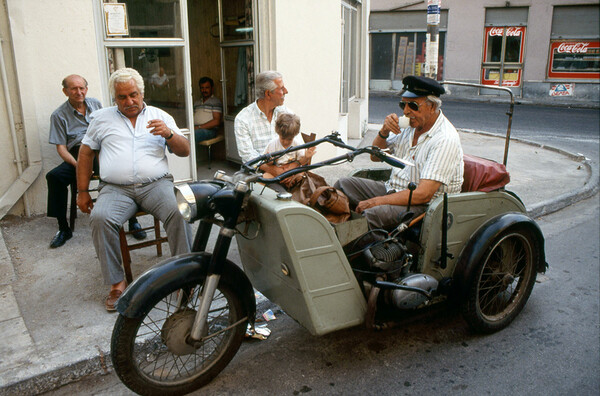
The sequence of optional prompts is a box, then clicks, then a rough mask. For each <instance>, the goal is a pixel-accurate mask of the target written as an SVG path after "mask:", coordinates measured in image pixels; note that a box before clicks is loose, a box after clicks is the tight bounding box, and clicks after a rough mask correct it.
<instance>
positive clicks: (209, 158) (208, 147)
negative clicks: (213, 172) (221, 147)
mask: <svg viewBox="0 0 600 396" xmlns="http://www.w3.org/2000/svg"><path fill="white" fill-rule="evenodd" d="M210 146H212V144H209V145H208V146H207V147H208V169H210Z"/></svg>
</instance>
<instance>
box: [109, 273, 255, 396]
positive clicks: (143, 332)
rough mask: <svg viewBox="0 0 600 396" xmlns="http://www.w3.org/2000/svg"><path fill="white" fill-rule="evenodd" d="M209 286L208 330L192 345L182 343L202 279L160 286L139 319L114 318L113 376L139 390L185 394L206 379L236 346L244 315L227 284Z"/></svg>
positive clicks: (220, 365) (112, 343)
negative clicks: (160, 290) (167, 287)
mask: <svg viewBox="0 0 600 396" xmlns="http://www.w3.org/2000/svg"><path fill="white" fill-rule="evenodd" d="M222 284H223V282H221V283H220V284H219V286H218V288H217V290H216V291H215V296H214V298H213V300H212V303H211V306H210V309H209V314H208V325H207V327H208V332H207V334H204V338H203V340H204V341H203V342H201V343H200V344H197V345H195V346H192V345H189V344H188V343H186V342H185V340H186V338H187V336H188V335H189V333H190V330H191V328H192V324H193V322H194V318H195V316H196V312H197V310H198V307H199V304H200V300H201V295H202V288H203V283H202V282H189V283H186V284H182V285H181V286H179V287H177V288H175V289H174V290H165V292H164V293H162V295H161V296H160V297H159V298H157V299H156V301H153V302H151V304H152V309H151V310H150V311H149V312H148V314H146V315H145V316H144V317H142V318H137V319H131V318H127V317H124V316H122V315H120V316H119V317H118V318H117V321H116V323H115V327H114V330H113V335H112V341H111V356H112V361H113V365H114V367H115V371H116V372H117V375H118V376H119V378H120V379H121V381H123V383H124V384H125V385H126V386H127V387H128V388H130V389H131V390H133V391H134V392H137V393H139V394H145V395H151V394H161V395H164V394H185V393H189V392H191V391H193V390H195V389H198V388H200V387H201V386H203V385H205V384H207V383H208V382H209V381H210V380H212V379H213V378H214V377H215V376H216V375H217V374H218V373H219V372H220V371H221V370H223V369H224V368H225V366H227V364H228V363H229V361H230V360H231V359H232V358H233V356H234V355H235V353H236V352H237V350H238V349H239V347H240V344H241V342H242V339H243V338H244V333H245V331H246V327H247V323H248V320H247V318H245V317H243V316H242V315H244V310H243V308H242V307H243V305H242V302H241V300H240V297H239V294H237V293H236V292H235V291H234V289H233V288H231V287H229V286H227V285H222Z"/></svg>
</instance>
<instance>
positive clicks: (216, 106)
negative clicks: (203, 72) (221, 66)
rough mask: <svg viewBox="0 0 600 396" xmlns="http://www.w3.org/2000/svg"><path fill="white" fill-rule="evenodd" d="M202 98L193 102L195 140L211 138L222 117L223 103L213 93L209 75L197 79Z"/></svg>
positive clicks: (214, 134) (217, 128)
mask: <svg viewBox="0 0 600 396" xmlns="http://www.w3.org/2000/svg"><path fill="white" fill-rule="evenodd" d="M198 85H199V86H200V94H202V99H200V100H198V101H196V102H195V103H194V134H195V137H196V142H201V141H203V140H208V139H212V138H214V137H216V136H217V131H218V130H219V126H220V125H221V121H222V119H223V103H222V102H221V100H219V99H218V98H217V97H215V96H214V95H213V88H214V83H213V80H212V79H211V78H210V77H202V78H201V79H200V81H198Z"/></svg>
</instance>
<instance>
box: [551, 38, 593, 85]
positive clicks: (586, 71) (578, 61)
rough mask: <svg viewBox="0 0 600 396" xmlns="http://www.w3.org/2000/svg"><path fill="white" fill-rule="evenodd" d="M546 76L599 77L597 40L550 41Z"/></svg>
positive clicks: (569, 77) (563, 77)
mask: <svg viewBox="0 0 600 396" xmlns="http://www.w3.org/2000/svg"><path fill="white" fill-rule="evenodd" d="M549 63H550V68H549V70H548V78H562V79H565V78H568V79H598V78H600V42H599V41H587V40H585V41H584V40H581V41H572V40H568V41H563V40H560V41H553V42H552V43H550V62H549Z"/></svg>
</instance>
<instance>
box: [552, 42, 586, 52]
mask: <svg viewBox="0 0 600 396" xmlns="http://www.w3.org/2000/svg"><path fill="white" fill-rule="evenodd" d="M589 45H590V43H560V45H559V46H558V48H557V49H556V51H557V52H558V53H559V54H585V53H586V52H587V47H588V46H589Z"/></svg>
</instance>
